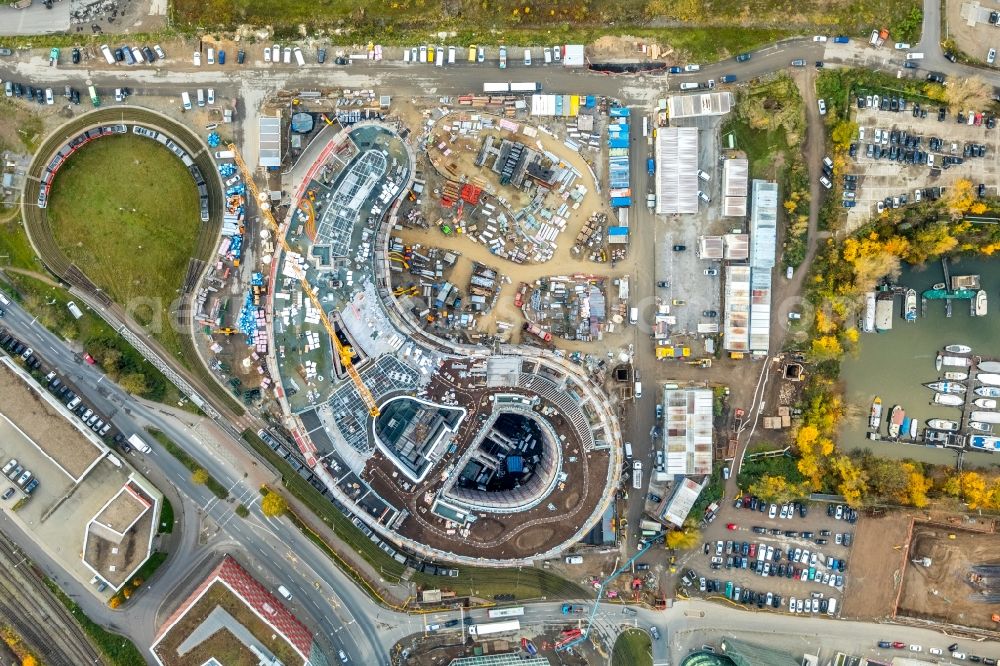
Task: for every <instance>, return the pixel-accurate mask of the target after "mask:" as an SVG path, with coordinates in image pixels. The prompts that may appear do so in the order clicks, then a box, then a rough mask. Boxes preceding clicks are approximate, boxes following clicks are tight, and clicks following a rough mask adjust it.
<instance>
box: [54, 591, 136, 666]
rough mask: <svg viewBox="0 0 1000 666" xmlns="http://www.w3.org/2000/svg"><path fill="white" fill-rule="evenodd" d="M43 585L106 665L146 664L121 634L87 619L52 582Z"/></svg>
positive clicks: (133, 646) (133, 645)
mask: <svg viewBox="0 0 1000 666" xmlns="http://www.w3.org/2000/svg"><path fill="white" fill-rule="evenodd" d="M45 585H46V586H47V587H48V588H49V590H51V591H52V594H54V595H55V596H56V597H57V598H58V599H59V601H61V602H62V605H63V606H65V607H66V610H68V611H69V612H70V613H71V614H72V615H73V617H74V618H76V621H77V622H79V623H80V626H81V627H83V630H84V631H85V632H86V633H87V635H88V636H90V638H91V640H93V641H94V644H95V645H96V646H97V649H99V650H100V651H101V652H103V653H104V656H105V657H107V659H108V661H107V663H108V664H109V665H110V666H136V665H137V664H145V663H146V660H145V658H144V657H143V656H142V652H140V651H139V648H137V647H136V646H135V643H133V642H132V641H131V640H129V639H128V638H126V637H125V636H122V635H121V634H116V633H113V632H110V631H108V630H107V629H105V628H104V627H102V626H101V625H99V624H97V623H96V622H94V621H93V620H91V619H90V618H89V617H87V614H86V613H84V612H83V610H82V609H81V608H80V607H79V606H78V605H77V604H76V602H75V601H73V600H72V599H70V598H69V597H68V596H66V593H65V592H63V591H62V589H61V588H60V587H59V586H58V585H56V584H55V582H54V581H52V580H50V579H48V578H46V579H45Z"/></svg>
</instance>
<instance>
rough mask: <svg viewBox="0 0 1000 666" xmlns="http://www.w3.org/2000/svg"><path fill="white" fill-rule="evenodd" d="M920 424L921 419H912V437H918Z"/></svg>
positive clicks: (910, 431)
mask: <svg viewBox="0 0 1000 666" xmlns="http://www.w3.org/2000/svg"><path fill="white" fill-rule="evenodd" d="M919 425H920V419H913V420H912V421H910V430H909V433H910V439H916V438H917V427H919Z"/></svg>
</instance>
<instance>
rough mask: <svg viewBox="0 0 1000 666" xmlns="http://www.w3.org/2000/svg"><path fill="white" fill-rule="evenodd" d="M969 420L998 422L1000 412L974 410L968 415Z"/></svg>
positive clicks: (999, 420) (999, 421)
mask: <svg viewBox="0 0 1000 666" xmlns="http://www.w3.org/2000/svg"><path fill="white" fill-rule="evenodd" d="M969 420H970V421H981V422H982V423H1000V412H985V411H975V412H972V414H970V415H969Z"/></svg>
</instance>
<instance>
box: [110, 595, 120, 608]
mask: <svg viewBox="0 0 1000 666" xmlns="http://www.w3.org/2000/svg"><path fill="white" fill-rule="evenodd" d="M121 605H122V598H121V597H119V596H118V595H117V594H116V595H115V596H113V597H111V598H110V599H108V606H110V607H111V608H118V607H119V606H121Z"/></svg>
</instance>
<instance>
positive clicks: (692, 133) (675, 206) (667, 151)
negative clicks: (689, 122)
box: [655, 127, 698, 215]
mask: <svg viewBox="0 0 1000 666" xmlns="http://www.w3.org/2000/svg"><path fill="white" fill-rule="evenodd" d="M655 178H656V212H657V213H659V214H660V215H669V214H677V213H697V212H698V128H697V127H661V128H659V130H658V131H657V133H656V176H655Z"/></svg>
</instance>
